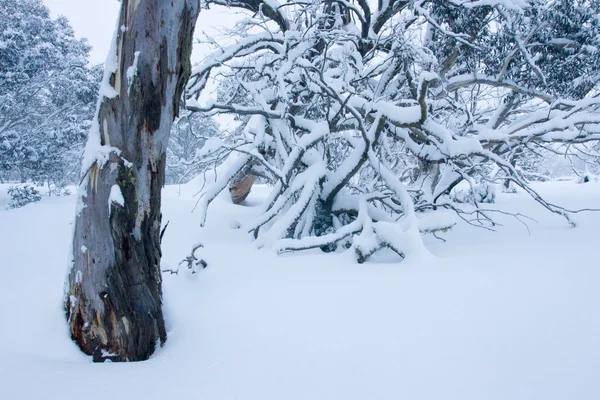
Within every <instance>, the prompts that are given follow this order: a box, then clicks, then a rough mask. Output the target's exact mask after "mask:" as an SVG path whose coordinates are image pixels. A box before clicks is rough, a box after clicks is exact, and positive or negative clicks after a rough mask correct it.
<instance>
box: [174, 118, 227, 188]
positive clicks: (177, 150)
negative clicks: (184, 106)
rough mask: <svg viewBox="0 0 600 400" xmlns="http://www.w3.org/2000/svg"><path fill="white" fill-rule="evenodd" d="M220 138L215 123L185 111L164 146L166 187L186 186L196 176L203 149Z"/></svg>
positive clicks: (217, 126) (199, 168) (211, 119)
mask: <svg viewBox="0 0 600 400" xmlns="http://www.w3.org/2000/svg"><path fill="white" fill-rule="evenodd" d="M219 135H220V131H219V125H218V124H217V122H216V121H215V120H214V119H213V118H211V117H209V116H206V115H204V114H200V113H191V112H189V111H186V112H184V113H183V115H182V116H181V117H180V118H178V119H177V120H176V121H175V123H174V124H173V127H172V128H171V135H170V136H169V146H168V147H167V175H166V183H167V184H179V183H186V182H188V181H189V180H190V179H192V178H193V177H195V176H197V175H198V174H199V173H200V172H202V169H203V168H204V164H203V163H202V157H201V155H202V153H201V152H200V150H201V148H202V146H204V144H205V143H206V141H207V140H209V139H210V138H215V137H218V136H219Z"/></svg>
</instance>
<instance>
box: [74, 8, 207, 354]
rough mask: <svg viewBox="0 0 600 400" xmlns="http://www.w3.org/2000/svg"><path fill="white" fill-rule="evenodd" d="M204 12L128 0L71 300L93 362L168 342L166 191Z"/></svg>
mask: <svg viewBox="0 0 600 400" xmlns="http://www.w3.org/2000/svg"><path fill="white" fill-rule="evenodd" d="M198 12H199V3H198V1H196V0H180V1H167V0H149V1H143V2H139V1H133V0H131V1H130V0H123V1H121V9H120V17H119V21H118V24H117V27H116V30H115V37H114V39H113V43H112V48H111V50H110V52H109V57H108V59H107V62H106V65H105V72H104V79H103V82H102V84H101V87H100V98H99V101H98V109H97V112H96V116H95V117H94V119H93V122H92V127H91V129H90V132H89V138H88V143H87V145H86V149H85V154H84V159H83V166H82V176H83V180H82V186H81V188H80V193H79V207H78V214H77V217H76V221H75V233H74V238H73V264H72V266H71V271H70V274H69V277H68V288H67V298H66V304H65V306H66V312H67V318H68V323H69V328H70V331H71V335H72V338H73V340H74V341H75V342H76V343H77V344H78V345H79V347H80V348H81V350H82V351H83V352H85V353H86V354H90V355H93V357H94V360H95V361H103V360H105V359H111V360H114V361H138V360H145V359H147V358H148V357H149V356H150V355H151V354H152V353H153V352H154V350H155V346H156V345H157V343H161V344H162V343H164V341H165V340H166V330H165V322H164V318H163V313H162V296H161V274H160V258H161V249H160V229H161V213H160V204H161V199H160V194H161V189H162V187H163V185H164V182H165V165H166V149H167V144H168V140H169V133H170V131H171V125H172V123H173V120H174V119H175V117H176V116H177V115H178V113H179V106H180V100H181V96H182V92H183V89H184V87H185V84H186V82H187V79H188V76H189V74H190V53H191V49H192V39H193V32H194V27H195V24H196V18H197V15H198Z"/></svg>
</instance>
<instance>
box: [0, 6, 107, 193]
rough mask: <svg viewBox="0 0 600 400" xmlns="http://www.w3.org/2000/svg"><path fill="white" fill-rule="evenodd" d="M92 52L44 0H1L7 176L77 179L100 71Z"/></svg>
mask: <svg viewBox="0 0 600 400" xmlns="http://www.w3.org/2000/svg"><path fill="white" fill-rule="evenodd" d="M89 50H90V46H89V45H88V44H87V42H86V41H85V40H78V39H76V38H75V37H74V33H73V29H72V28H71V27H70V25H69V22H68V21H67V20H66V19H65V18H64V17H59V18H58V19H56V20H52V19H51V18H50V15H49V12H48V9H47V8H46V7H45V6H44V5H43V4H42V2H41V0H0V174H2V175H5V176H7V177H11V176H12V177H17V178H19V179H20V180H22V181H25V180H27V179H31V180H33V181H34V182H36V183H48V184H52V185H56V186H59V187H60V186H63V185H64V184H66V183H73V182H75V181H76V179H77V178H78V176H77V172H75V171H78V168H76V165H77V164H78V163H79V158H80V154H81V150H82V148H83V143H84V141H85V136H86V133H87V130H88V129H89V127H90V120H91V118H92V115H93V109H94V104H95V96H96V93H97V91H98V84H99V78H100V73H101V71H100V67H94V68H90V67H89V66H88V58H89Z"/></svg>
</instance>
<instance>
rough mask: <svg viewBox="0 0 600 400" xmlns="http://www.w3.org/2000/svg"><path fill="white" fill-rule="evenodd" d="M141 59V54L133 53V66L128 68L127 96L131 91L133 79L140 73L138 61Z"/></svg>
mask: <svg viewBox="0 0 600 400" xmlns="http://www.w3.org/2000/svg"><path fill="white" fill-rule="evenodd" d="M139 58H140V52H139V51H136V52H135V53H133V64H132V65H131V66H130V67H129V68H127V94H129V92H130V91H131V85H132V84H133V79H134V78H135V77H136V76H137V73H138V69H137V68H138V60H139Z"/></svg>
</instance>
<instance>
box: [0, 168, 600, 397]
mask: <svg viewBox="0 0 600 400" xmlns="http://www.w3.org/2000/svg"><path fill="white" fill-rule="evenodd" d="M7 188H8V185H0V203H2V202H5V201H7V195H6V189H7ZM199 189H200V183H199V182H198V180H195V181H193V182H192V183H191V184H189V185H185V186H182V187H178V186H168V187H166V188H165V189H164V196H163V210H162V212H163V221H170V223H169V228H168V230H167V231H166V235H165V236H164V239H163V265H162V267H163V269H166V268H176V266H177V264H178V263H179V261H181V259H183V258H184V257H185V256H186V255H187V254H189V251H190V250H191V248H192V245H193V244H195V243H197V242H198V241H200V242H202V243H203V244H204V246H205V248H203V249H201V250H199V251H198V253H197V254H199V255H200V256H201V257H203V258H204V259H205V260H206V261H207V262H208V264H209V265H208V268H206V269H204V270H202V271H200V272H199V273H198V274H195V275H193V279H188V278H186V277H185V276H184V275H183V274H179V275H164V276H163V279H164V286H163V289H164V304H165V313H166V317H167V329H168V332H169V339H168V341H167V344H166V346H165V347H164V348H162V349H161V350H159V351H158V352H157V353H156V355H155V356H153V357H152V358H151V359H150V360H149V361H147V362H143V363H130V364H116V363H105V364H93V363H92V362H91V359H90V358H89V357H86V356H84V355H82V354H81V353H80V352H79V350H78V349H77V348H76V347H75V345H74V344H73V343H72V342H71V340H70V338H69V335H68V331H67V329H66V323H65V319H64V310H63V296H64V295H63V284H64V278H65V270H66V268H67V267H68V264H69V260H70V259H71V255H69V254H68V249H69V243H70V242H71V232H72V225H71V222H72V215H73V209H74V207H75V203H76V201H75V200H76V196H68V197H50V198H49V197H44V198H43V199H42V201H41V202H39V203H37V204H32V205H29V206H27V207H24V208H21V209H15V210H2V209H1V208H2V207H0V227H2V229H0V254H2V262H1V263H0V316H2V329H0V399H28V400H35V399H44V400H46V399H59V398H64V397H65V394H66V393H71V394H77V395H81V396H85V398H86V399H90V400H95V399H98V400H100V399H102V400H103V399H106V398H109V397H110V398H119V399H121V398H139V399H151V400H154V399H157V400H158V399H160V400H165V399H179V400H185V399H190V400H201V399H208V400H225V399H240V400H281V399H285V400H300V399H310V400H313V399H327V400H332V399H340V400H365V399H373V400H387V399H389V400H397V399H410V400H420V399H431V400H439V399H444V400H446V399H460V400H481V399H485V400H531V399H544V400H559V399H560V400H563V399H576V400H596V399H598V398H600V383H599V382H600V312H598V304H600V290H598V282H600V262H599V261H598V260H599V258H598V250H597V249H598V232H599V227H600V214H596V213H588V214H584V215H578V216H576V219H577V222H578V227H577V228H568V226H567V225H566V224H565V222H564V220H563V219H562V218H561V217H559V216H556V215H553V214H550V213H548V212H547V211H545V210H543V209H542V208H541V207H540V206H539V205H537V204H536V203H535V202H533V201H532V200H531V199H529V198H528V197H527V196H526V195H524V194H504V193H500V194H498V196H497V202H498V203H499V205H501V206H502V207H504V208H505V209H507V210H510V211H516V210H519V211H520V212H524V213H525V214H527V215H529V216H531V217H533V218H535V219H536V220H537V221H538V223H534V222H531V223H529V230H530V231H531V235H530V234H529V233H528V231H527V229H526V228H525V227H524V226H523V225H522V224H521V223H520V222H518V221H517V220H515V219H514V218H510V217H508V216H504V215H499V216H498V219H499V221H500V222H501V223H502V224H503V226H501V227H497V229H498V232H488V231H485V230H481V229H475V228H472V227H469V226H466V225H465V224H464V223H463V222H462V221H459V222H458V224H457V225H456V226H455V227H454V228H453V229H452V230H451V231H450V232H449V233H447V234H444V238H445V239H446V240H447V242H446V243H442V242H441V241H438V240H436V239H435V238H434V237H433V236H431V235H427V236H426V237H425V244H426V246H427V248H428V249H429V251H430V252H431V253H433V254H434V255H435V256H436V258H435V259H425V260H424V259H410V258H409V259H407V260H405V261H402V262H398V261H399V257H398V256H397V255H395V254H394V253H392V252H391V251H390V252H388V253H385V252H384V253H381V254H376V255H375V256H373V257H372V259H371V261H370V262H367V263H365V264H362V265H359V264H356V263H355V262H354V261H353V259H352V257H348V256H347V253H341V254H324V253H321V252H320V251H319V250H311V251H308V252H305V253H299V254H289V253H287V254H285V255H283V256H277V255H275V254H273V252H270V251H260V250H256V249H255V248H254V247H253V246H251V245H250V243H251V241H250V239H249V238H248V234H247V233H246V231H245V229H232V227H233V226H240V225H241V226H247V225H248V223H249V222H251V221H253V220H255V219H256V217H257V216H258V211H259V210H260V207H258V206H259V205H260V203H261V201H262V199H263V198H264V196H265V195H266V194H268V193H269V190H268V188H266V187H262V186H260V185H258V186H257V187H255V188H254V189H253V191H252V192H251V194H250V196H249V198H248V199H247V200H246V202H245V204H246V206H245V207H242V206H235V205H233V204H231V202H228V201H227V199H225V198H224V199H221V198H220V197H217V199H216V200H215V201H214V202H213V204H212V205H211V214H210V217H209V218H208V219H207V221H206V226H205V228H202V229H201V228H199V218H200V216H199V215H198V214H197V213H196V214H191V213H190V211H191V209H192V208H193V206H194V204H195V202H196V201H197V199H196V198H193V197H192V194H193V193H195V192H197V191H198V190H199ZM535 189H536V190H538V191H539V192H540V193H541V194H542V195H544V196H546V197H547V198H548V199H549V200H551V201H552V202H554V203H558V204H561V205H564V206H567V207H570V208H576V207H598V204H600V184H598V183H594V182H592V183H587V184H581V185H578V184H576V183H574V182H556V183H546V184H539V185H535ZM224 197H226V196H224ZM490 206H495V205H490ZM426 225H429V223H427V224H426ZM376 228H377V227H376ZM379 228H381V227H379ZM387 233H391V232H387ZM78 251H79V249H78Z"/></svg>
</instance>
